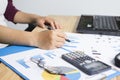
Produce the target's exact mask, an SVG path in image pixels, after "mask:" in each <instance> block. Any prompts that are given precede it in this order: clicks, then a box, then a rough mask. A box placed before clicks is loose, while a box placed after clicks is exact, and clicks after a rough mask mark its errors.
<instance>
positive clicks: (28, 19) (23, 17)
mask: <svg viewBox="0 0 120 80" xmlns="http://www.w3.org/2000/svg"><path fill="white" fill-rule="evenodd" d="M37 18H40V16H38V15H35V14H29V13H25V12H21V11H18V12H17V13H16V15H15V17H14V22H15V23H35V22H36V20H37Z"/></svg>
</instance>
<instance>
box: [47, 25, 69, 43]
mask: <svg viewBox="0 0 120 80" xmlns="http://www.w3.org/2000/svg"><path fill="white" fill-rule="evenodd" d="M46 27H47V29H48V30H54V29H53V27H51V26H50V25H47V26H46ZM65 40H66V41H67V42H70V40H69V39H67V38H66V39H65Z"/></svg>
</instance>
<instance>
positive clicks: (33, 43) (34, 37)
mask: <svg viewBox="0 0 120 80" xmlns="http://www.w3.org/2000/svg"><path fill="white" fill-rule="evenodd" d="M37 36H38V33H37V32H30V36H29V38H28V42H29V45H30V46H34V47H38V43H37V42H38V41H37V40H38V39H37V38H38V37H37Z"/></svg>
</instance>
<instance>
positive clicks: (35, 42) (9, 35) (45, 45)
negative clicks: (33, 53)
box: [0, 25, 65, 49]
mask: <svg viewBox="0 0 120 80" xmlns="http://www.w3.org/2000/svg"><path fill="white" fill-rule="evenodd" d="M64 42H65V34H64V33H62V32H61V31H60V30H46V31H42V32H26V31H20V30H15V29H11V28H8V27H5V26H2V25H0V43H7V44H17V45H27V46H35V47H39V48H41V49H55V48H58V47H61V46H62V45H63V44H64Z"/></svg>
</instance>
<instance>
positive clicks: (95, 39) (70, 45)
mask: <svg viewBox="0 0 120 80" xmlns="http://www.w3.org/2000/svg"><path fill="white" fill-rule="evenodd" d="M66 34H67V38H68V39H69V40H70V42H66V43H65V44H64V46H63V47H61V48H58V49H54V50H42V49H38V48H34V49H31V50H27V51H22V52H18V53H15V54H10V55H6V56H1V57H0V58H1V59H2V60H3V61H4V62H5V63H7V64H9V65H10V66H12V67H13V68H14V69H15V70H16V71H18V72H20V73H21V74H22V75H24V76H25V78H26V79H28V80H88V79H89V80H100V79H101V78H103V77H106V76H109V75H111V74H113V73H115V72H116V71H117V70H118V69H117V70H110V71H107V72H104V73H100V74H97V75H93V76H88V75H86V74H85V73H83V72H82V71H80V70H78V69H77V68H76V67H74V66H72V65H71V64H69V63H67V62H66V61H64V60H63V59H62V58H61V55H62V54H65V53H70V52H73V51H76V50H79V51H84V53H85V54H88V55H89V56H92V57H94V58H95V59H99V60H101V61H103V62H106V63H108V64H110V65H113V63H112V62H111V60H112V59H113V57H114V56H115V55H116V54H117V53H118V52H120V37H115V36H101V35H92V34H75V33H66ZM104 47H105V48H104ZM93 51H96V52H97V53H99V54H97V53H96V54H93ZM105 56H107V57H105ZM31 58H37V59H42V60H44V62H45V65H46V66H58V67H62V68H63V67H64V72H65V73H66V75H65V76H63V75H54V74H50V73H48V72H46V71H45V70H44V69H43V68H40V67H39V66H38V65H37V64H35V63H34V62H32V61H31ZM113 66H114V65H113ZM65 67H68V69H67V68H66V69H65ZM114 67H115V66H114ZM115 69H116V67H115Z"/></svg>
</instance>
